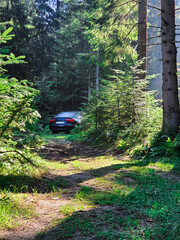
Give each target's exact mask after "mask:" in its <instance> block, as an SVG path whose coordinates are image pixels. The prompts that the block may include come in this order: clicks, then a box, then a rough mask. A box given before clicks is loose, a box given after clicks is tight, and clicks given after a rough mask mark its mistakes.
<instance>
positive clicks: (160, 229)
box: [37, 156, 180, 240]
mask: <svg viewBox="0 0 180 240" xmlns="http://www.w3.org/2000/svg"><path fill="white" fill-rule="evenodd" d="M91 161H92V162H91V168H89V167H88V164H89V162H88V161H87V162H84V161H83V162H82V169H81V164H80V163H81V160H80V159H79V161H78V169H76V168H77V164H74V167H75V168H74V169H75V170H78V174H79V171H80V170H81V171H83V172H86V173H87V176H89V175H90V176H91V177H87V179H83V180H81V181H79V182H78V188H77V190H76V193H75V194H74V196H73V197H72V199H71V201H70V202H68V203H67V204H65V205H63V206H62V207H61V208H60V215H63V217H62V218H61V219H60V220H57V221H55V222H54V224H53V227H52V228H51V229H49V230H48V231H46V232H43V233H40V234H38V236H37V239H44V238H43V237H44V236H51V237H52V238H51V239H52V240H54V239H79V240H81V239H89V238H93V239H99V240H101V239H102V240H103V239H109V240H111V239H121V240H126V239H127V240H135V239H138V240H148V239H149V240H158V239H166V240H174V239H177V240H179V239H180V238H179V236H180V224H179V218H180V215H179V213H180V178H179V173H180V171H179V168H178V167H177V166H178V165H179V162H178V161H179V158H173V157H159V158H144V159H141V160H138V159H131V158H129V159H126V160H124V159H123V158H122V159H121V157H120V158H119V159H117V158H116V157H110V158H109V159H108V157H106V156H104V157H96V158H93V159H91ZM75 162H77V161H75ZM108 162H109V164H108ZM71 163H72V164H73V160H72V162H71ZM86 163H87V167H86V168H85V164H86ZM71 167H72V166H71ZM75 175H76V174H75ZM68 188H69V186H65V189H67V192H68Z"/></svg>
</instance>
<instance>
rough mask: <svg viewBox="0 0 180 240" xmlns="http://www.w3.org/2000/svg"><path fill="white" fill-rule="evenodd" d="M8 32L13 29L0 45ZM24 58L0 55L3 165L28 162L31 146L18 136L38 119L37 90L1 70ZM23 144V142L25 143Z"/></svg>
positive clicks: (0, 111)
mask: <svg viewBox="0 0 180 240" xmlns="http://www.w3.org/2000/svg"><path fill="white" fill-rule="evenodd" d="M11 31H12V28H10V29H7V30H6V31H5V32H3V33H1V34H0V44H2V43H4V42H6V41H7V40H9V39H11V37H12V35H9V34H10V32H11ZM23 58H24V57H23V56H20V57H15V55H14V54H12V53H11V54H10V55H3V54H0V101H1V106H0V154H1V160H2V162H4V161H11V160H13V159H16V160H19V161H20V162H21V163H22V164H23V162H24V161H25V162H31V161H30V159H29V157H26V154H27V151H28V149H29V147H30V146H31V144H27V141H26V140H25V138H26V136H23V134H19V133H20V132H21V133H22V132H27V126H28V124H29V125H32V124H34V123H35V121H36V120H37V118H38V117H40V116H39V113H38V112H37V111H36V110H35V109H34V108H33V107H32V106H33V101H34V97H35V96H36V94H37V90H35V89H34V88H32V87H31V86H29V85H28V83H27V80H22V81H18V80H17V79H15V78H10V77H8V76H7V75H6V74H5V73H6V71H5V70H4V69H3V68H2V67H3V66H4V65H7V64H8V65H9V64H17V63H18V64H19V63H23V62H24V61H23V60H22V59H23ZM18 132H19V133H18ZM23 141H26V144H25V142H23ZM28 141H30V138H29V140H28ZM20 143H21V144H20ZM34 144H35V143H34ZM24 151H25V152H26V153H25V152H24ZM28 155H29V154H28Z"/></svg>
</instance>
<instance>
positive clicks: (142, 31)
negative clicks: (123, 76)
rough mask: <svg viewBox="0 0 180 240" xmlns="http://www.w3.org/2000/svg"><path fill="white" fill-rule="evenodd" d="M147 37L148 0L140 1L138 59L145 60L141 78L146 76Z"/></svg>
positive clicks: (142, 65)
mask: <svg viewBox="0 0 180 240" xmlns="http://www.w3.org/2000/svg"><path fill="white" fill-rule="evenodd" d="M146 39H147V0H139V1H138V47H137V52H138V59H139V60H143V63H142V64H141V66H140V68H139V69H140V70H142V72H141V73H140V74H139V79H145V78H146V65H147V63H146V56H147V50H146Z"/></svg>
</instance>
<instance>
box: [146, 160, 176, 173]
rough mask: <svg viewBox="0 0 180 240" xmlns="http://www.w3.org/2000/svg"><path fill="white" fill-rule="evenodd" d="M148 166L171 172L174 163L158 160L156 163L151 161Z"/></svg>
mask: <svg viewBox="0 0 180 240" xmlns="http://www.w3.org/2000/svg"><path fill="white" fill-rule="evenodd" d="M148 167H155V169H157V170H160V171H164V172H169V171H171V170H172V169H173V168H174V164H171V163H163V162H156V163H150V164H149V165H148Z"/></svg>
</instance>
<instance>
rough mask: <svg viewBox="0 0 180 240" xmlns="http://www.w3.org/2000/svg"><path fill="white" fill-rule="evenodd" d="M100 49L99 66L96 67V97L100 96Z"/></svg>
mask: <svg viewBox="0 0 180 240" xmlns="http://www.w3.org/2000/svg"><path fill="white" fill-rule="evenodd" d="M98 62H99V49H98V50H97V65H96V96H98V95H99V63H98Z"/></svg>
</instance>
